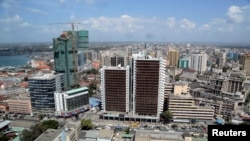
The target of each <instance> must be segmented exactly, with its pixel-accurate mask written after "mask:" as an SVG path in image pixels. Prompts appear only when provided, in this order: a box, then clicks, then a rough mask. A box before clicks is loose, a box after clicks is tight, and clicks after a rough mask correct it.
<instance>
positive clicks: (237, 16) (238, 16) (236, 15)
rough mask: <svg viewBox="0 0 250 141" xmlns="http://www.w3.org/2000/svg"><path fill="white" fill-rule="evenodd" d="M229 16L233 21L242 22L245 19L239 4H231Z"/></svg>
mask: <svg viewBox="0 0 250 141" xmlns="http://www.w3.org/2000/svg"><path fill="white" fill-rule="evenodd" d="M227 16H228V17H229V19H230V20H231V21H232V22H235V23H241V22H243V21H244V17H243V15H242V11H241V8H240V7H239V6H231V7H229V9H228V11H227Z"/></svg>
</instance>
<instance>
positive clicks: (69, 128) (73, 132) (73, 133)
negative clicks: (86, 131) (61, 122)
mask: <svg viewBox="0 0 250 141" xmlns="http://www.w3.org/2000/svg"><path fill="white" fill-rule="evenodd" d="M64 128H65V132H66V134H65V135H66V140H67V141H75V140H78V139H79V135H80V133H81V122H80V121H78V122H69V123H67V124H65V126H64Z"/></svg>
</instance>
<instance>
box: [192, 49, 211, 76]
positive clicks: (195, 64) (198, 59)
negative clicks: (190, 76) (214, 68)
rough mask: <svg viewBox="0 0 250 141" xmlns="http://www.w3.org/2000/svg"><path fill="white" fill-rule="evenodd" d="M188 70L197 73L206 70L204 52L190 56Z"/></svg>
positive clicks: (205, 55)
mask: <svg viewBox="0 0 250 141" xmlns="http://www.w3.org/2000/svg"><path fill="white" fill-rule="evenodd" d="M190 68H191V69H194V70H196V71H198V72H204V71H206V69H207V54H206V53H205V52H201V53H194V54H192V55H191V62H190Z"/></svg>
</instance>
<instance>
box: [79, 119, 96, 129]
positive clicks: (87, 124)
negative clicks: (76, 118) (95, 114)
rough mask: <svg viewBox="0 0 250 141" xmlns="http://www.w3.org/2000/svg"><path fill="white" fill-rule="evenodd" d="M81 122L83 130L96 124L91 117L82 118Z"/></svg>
mask: <svg viewBox="0 0 250 141" xmlns="http://www.w3.org/2000/svg"><path fill="white" fill-rule="evenodd" d="M81 124H82V129H83V130H90V129H92V128H93V126H94V125H93V123H92V121H91V119H82V120H81Z"/></svg>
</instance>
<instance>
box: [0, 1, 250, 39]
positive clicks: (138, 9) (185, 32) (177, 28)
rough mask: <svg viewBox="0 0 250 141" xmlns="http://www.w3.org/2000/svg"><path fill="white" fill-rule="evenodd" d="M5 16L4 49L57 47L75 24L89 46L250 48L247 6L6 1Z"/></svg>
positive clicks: (0, 34)
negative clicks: (40, 45) (146, 43)
mask: <svg viewBox="0 0 250 141" xmlns="http://www.w3.org/2000/svg"><path fill="white" fill-rule="evenodd" d="M0 11H1V12H0V25H1V27H2V28H1V29H0V38H1V39H2V40H1V41H0V43H16V42H52V38H54V37H56V36H58V35H59V34H60V33H62V32H63V31H67V30H71V25H70V23H71V22H75V23H80V24H76V25H75V28H76V29H78V30H88V31H89V40H90V42H96V41H97V42H103V41H104V42H105V41H128V42H130V41H149V42H152V41H161V42H221V43H250V41H249V39H248V37H249V36H250V2H249V1H248V0H239V1H232V0H220V1H216V0H210V1H198V0H189V1H180V0H169V1H164V0H159V1H157V2H156V1H153V0H149V1H141V0H139V1H130V0H129V1H122V0H73V1H69V0H57V1H47V0H46V1H30V0H24V1H22V2H20V1H17V0H8V1H7V0H2V1H0ZM64 23H68V24H64Z"/></svg>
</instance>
